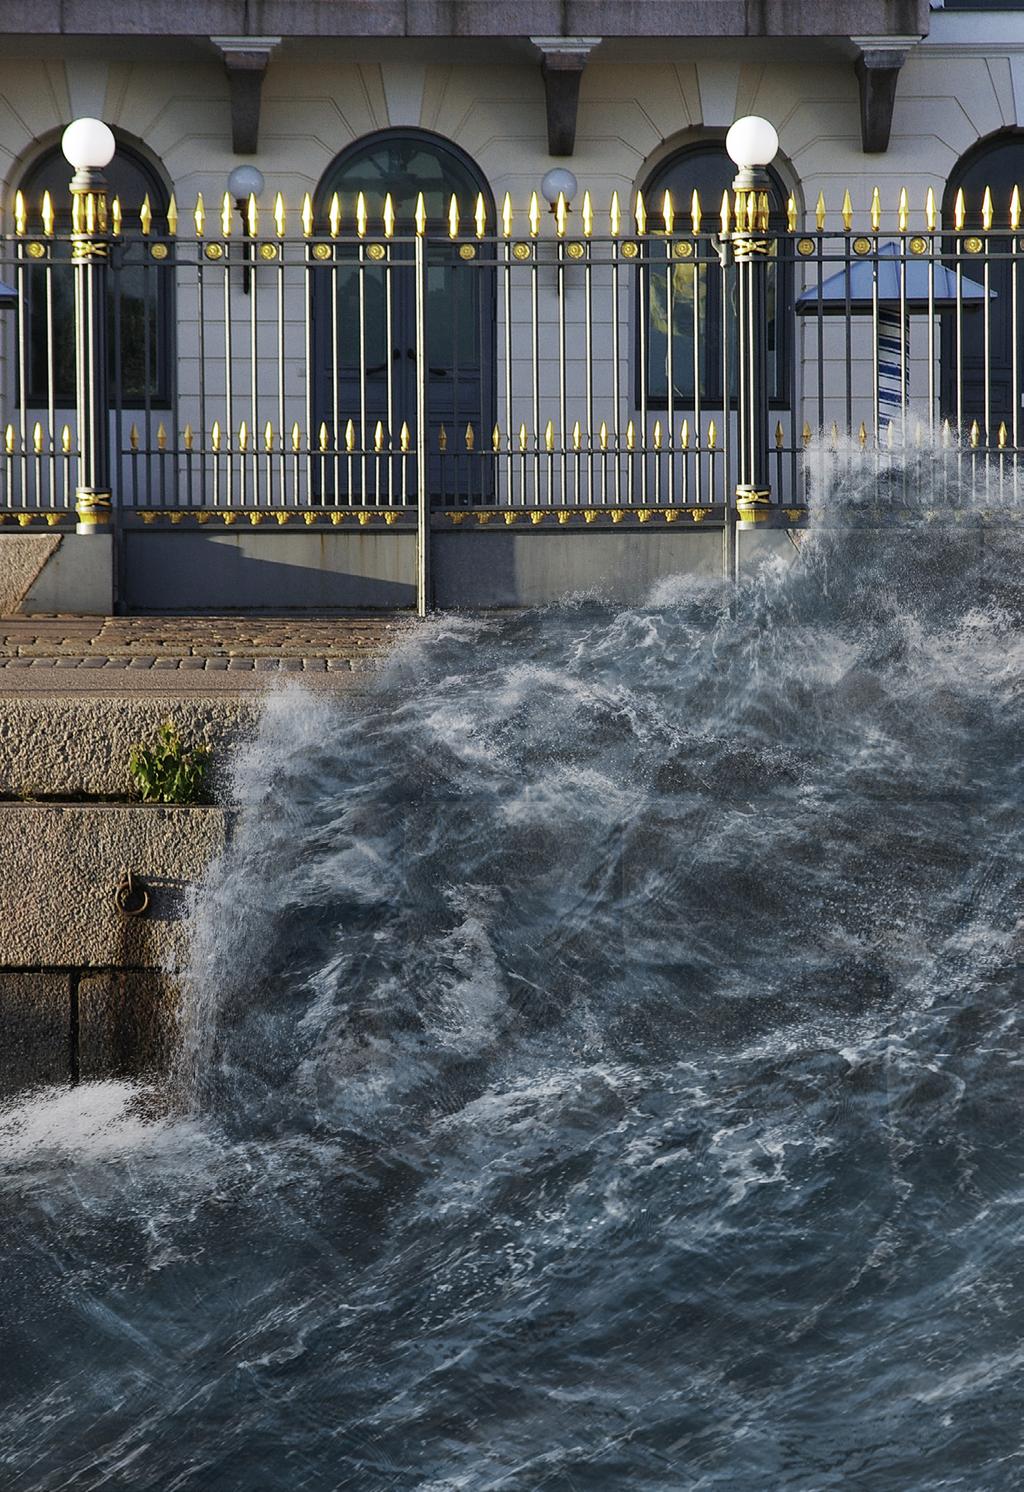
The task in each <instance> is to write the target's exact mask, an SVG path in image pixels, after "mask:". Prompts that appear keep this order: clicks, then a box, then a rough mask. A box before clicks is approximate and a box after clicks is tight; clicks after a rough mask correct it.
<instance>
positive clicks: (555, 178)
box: [540, 166, 579, 207]
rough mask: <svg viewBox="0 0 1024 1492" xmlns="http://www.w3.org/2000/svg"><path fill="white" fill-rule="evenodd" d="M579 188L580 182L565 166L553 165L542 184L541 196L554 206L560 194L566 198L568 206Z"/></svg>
mask: <svg viewBox="0 0 1024 1492" xmlns="http://www.w3.org/2000/svg"><path fill="white" fill-rule="evenodd" d="M578 188H579V182H578V181H577V180H576V178H575V176H574V175H573V174H572V172H571V171H567V170H566V168H565V167H564V166H553V167H552V168H551V170H550V171H549V172H548V173H547V175H546V176H545V177H544V180H543V181H542V182H541V184H540V191H541V196H542V197H543V198H544V200H545V202H548V203H550V205H551V206H552V207H554V205H555V203H556V202H557V201H558V199H559V197H560V196H561V197H564V198H565V204H566V206H567V207H568V205H569V203H570V202H571V201H572V199H573V198H574V197H575V195H576V192H577V190H578Z"/></svg>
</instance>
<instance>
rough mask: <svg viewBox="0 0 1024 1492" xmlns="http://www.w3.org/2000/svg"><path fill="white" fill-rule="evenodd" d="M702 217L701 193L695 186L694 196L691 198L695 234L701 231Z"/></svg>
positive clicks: (691, 225) (692, 222) (692, 225)
mask: <svg viewBox="0 0 1024 1492" xmlns="http://www.w3.org/2000/svg"><path fill="white" fill-rule="evenodd" d="M701 217H702V212H701V205H700V193H699V192H698V190H697V188H696V187H694V189H693V196H692V197H691V198H690V227H691V228H692V229H693V231H694V233H695V234H697V233H699V232H700V224H701Z"/></svg>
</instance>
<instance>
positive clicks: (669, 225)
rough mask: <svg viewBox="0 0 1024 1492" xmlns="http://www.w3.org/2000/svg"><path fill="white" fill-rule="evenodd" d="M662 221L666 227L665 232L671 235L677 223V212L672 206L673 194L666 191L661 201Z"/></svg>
mask: <svg viewBox="0 0 1024 1492" xmlns="http://www.w3.org/2000/svg"><path fill="white" fill-rule="evenodd" d="M661 221H662V222H663V223H664V225H665V232H666V233H671V232H672V230H673V228H674V226H675V221H676V210H675V208H674V207H673V206H672V193H671V192H670V191H668V190H667V189H666V191H665V195H664V197H663V198H662V199H661Z"/></svg>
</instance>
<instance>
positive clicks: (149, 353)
mask: <svg viewBox="0 0 1024 1492" xmlns="http://www.w3.org/2000/svg"><path fill="white" fill-rule="evenodd" d="M104 175H105V176H106V178H107V182H108V187H109V196H110V198H111V200H113V198H114V197H117V198H118V199H119V200H120V203H121V221H122V224H123V226H124V229H125V231H126V232H129V233H131V232H138V231H139V209H140V208H141V206H142V203H143V201H144V200H145V198H146V197H147V196H148V198H149V203H150V207H151V209H152V212H153V217H154V218H155V219H161V218H162V217H163V215H164V214H165V213H166V211H167V205H168V201H169V197H168V193H167V189H166V187H165V186H164V184H163V182H162V181H161V180H160V177H159V176H158V174H157V173H156V171H155V170H154V169H153V167H152V166H151V165H150V164H149V162H148V161H146V160H145V159H144V158H143V157H142V156H141V155H140V154H139V153H138V152H137V151H135V150H133V149H132V147H131V146H130V145H126V144H125V143H124V142H123V141H121V140H118V142H117V151H116V153H115V155H114V158H113V160H112V161H111V162H110V164H109V166H107V167H106V169H105V171H104ZM71 176H72V169H71V167H70V166H69V165H68V163H67V161H66V160H65V158H64V155H63V153H62V151H61V150H60V147H59V146H57V145H54V146H53V147H51V149H49V150H47V151H46V152H45V153H44V154H43V155H41V156H40V157H39V158H38V160H36V161H35V162H34V163H33V164H32V166H30V167H29V169H28V171H27V172H26V173H25V176H24V177H23V178H22V182H21V191H22V192H23V194H24V197H25V204H26V207H27V208H28V211H29V214H30V216H31V218H32V220H34V221H38V214H39V212H40V210H41V204H42V200H43V193H44V192H49V193H50V197H51V200H52V202H53V206H54V213H55V226H56V234H57V236H56V237H55V239H54V242H53V249H52V261H51V262H52V264H53V269H52V271H51V272H50V275H49V280H50V285H49V298H50V306H51V311H50V318H49V319H50V320H51V321H52V339H51V338H49V337H48V335H47V322H48V316H47V278H48V276H47V271H46V270H45V269H44V268H43V267H42V266H40V265H38V264H33V265H32V267H31V268H30V269H29V272H28V276H27V280H28V287H27V288H28V305H27V313H28V365H27V381H28V402H29V404H32V405H37V406H45V405H46V404H47V403H48V402H49V379H48V362H49V358H48V346H49V345H50V344H51V342H52V357H53V402H54V404H55V405H56V406H57V407H58V408H72V407H73V406H74V403H75V292H74V281H73V277H72V270H71V263H70V257H71V254H70V246H69V244H68V242H67V239H66V235H67V234H69V233H70V231H71V193H70V191H69V189H68V187H69V183H70V180H71ZM112 268H113V269H114V270H115V271H116V272H115V273H113V274H111V276H110V281H109V301H108V306H107V317H108V332H109V337H108V345H109V349H110V379H111V397H112V402H113V403H114V404H115V406H116V405H117V404H118V403H120V404H121V405H122V406H123V407H124V406H126V407H129V408H132V407H140V406H142V405H143V404H144V403H145V402H146V399H147V392H148V401H149V403H150V404H151V405H152V406H154V407H156V408H164V407H169V406H170V399H171V366H172V355H173V352H172V350H173V328H174V315H173V296H174V290H173V284H172V276H171V275H169V274H167V273H158V272H157V271H156V270H155V269H154V268H153V267H151V266H149V265H146V264H142V263H130V264H128V263H125V264H121V265H119V264H118V262H117V258H116V251H115V257H114V259H113V260H112Z"/></svg>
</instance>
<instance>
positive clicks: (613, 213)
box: [608, 192, 622, 238]
mask: <svg viewBox="0 0 1024 1492" xmlns="http://www.w3.org/2000/svg"><path fill="white" fill-rule="evenodd" d="M608 228H609V231H610V233H611V236H612V238H618V236H619V233H620V232H621V229H622V213H621V212H620V210H619V194H618V192H612V200H611V202H610V203H609V205H608Z"/></svg>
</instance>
